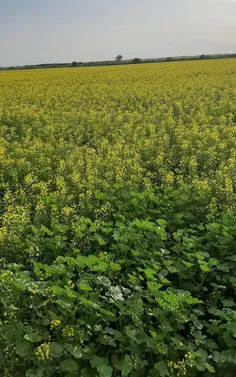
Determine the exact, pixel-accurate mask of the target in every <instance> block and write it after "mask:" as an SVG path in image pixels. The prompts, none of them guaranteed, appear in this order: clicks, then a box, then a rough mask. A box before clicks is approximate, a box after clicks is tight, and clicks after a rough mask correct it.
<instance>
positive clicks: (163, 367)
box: [155, 361, 169, 377]
mask: <svg viewBox="0 0 236 377" xmlns="http://www.w3.org/2000/svg"><path fill="white" fill-rule="evenodd" d="M155 369H156V370H157V372H158V373H159V375H160V376H161V377H165V376H168V375H169V371H168V368H167V364H166V363H165V362H164V361H160V363H156V364H155Z"/></svg>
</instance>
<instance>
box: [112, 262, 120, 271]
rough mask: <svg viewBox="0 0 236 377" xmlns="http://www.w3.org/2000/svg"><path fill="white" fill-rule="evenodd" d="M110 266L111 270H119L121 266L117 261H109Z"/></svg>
mask: <svg viewBox="0 0 236 377" xmlns="http://www.w3.org/2000/svg"><path fill="white" fill-rule="evenodd" d="M110 268H111V270H112V271H120V270H121V266H120V265H119V264H118V263H114V262H111V263H110Z"/></svg>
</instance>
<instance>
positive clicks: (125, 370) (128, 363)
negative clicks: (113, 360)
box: [122, 355, 133, 376]
mask: <svg viewBox="0 0 236 377" xmlns="http://www.w3.org/2000/svg"><path fill="white" fill-rule="evenodd" d="M132 370H133V363H132V360H131V357H130V356H129V355H125V359H124V361H123V365H122V376H128V375H129V374H130V372H131V371H132Z"/></svg>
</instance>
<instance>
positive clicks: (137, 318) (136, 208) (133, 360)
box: [0, 186, 236, 377]
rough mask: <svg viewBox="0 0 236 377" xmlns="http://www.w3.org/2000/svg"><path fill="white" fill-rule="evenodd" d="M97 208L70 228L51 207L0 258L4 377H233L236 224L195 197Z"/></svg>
mask: <svg viewBox="0 0 236 377" xmlns="http://www.w3.org/2000/svg"><path fill="white" fill-rule="evenodd" d="M93 200H94V202H93V203H90V205H88V208H87V212H86V211H85V212H84V216H78V217H77V218H76V217H75V216H73V217H72V218H71V220H68V224H67V225H65V223H64V222H63V214H62V213H61V214H60V213H59V212H55V211H54V207H55V203H53V198H52V197H48V198H47V207H48V214H47V217H45V220H44V222H41V223H40V225H39V224H37V222H36V221H35V223H34V222H33V220H32V221H31V223H30V224H23V225H22V227H19V228H20V229H19V232H21V239H22V237H23V238H24V242H25V244H24V248H25V249H27V244H28V245H29V244H30V245H32V241H33V240H34V242H35V248H33V247H32V246H31V247H30V248H29V252H28V253H24V254H22V253H19V254H17V253H16V252H15V250H13V249H11V247H10V245H9V250H8V253H7V256H6V253H3V255H1V274H0V290H1V298H0V313H1V314H0V315H1V326H0V344H1V350H0V370H1V376H5V377H6V376H27V377H57V376H66V377H93V376H94V377H95V376H96V377H112V376H127V377H128V376H130V377H168V376H169V377H170V376H171V377H172V376H184V375H186V376H205V375H208V374H211V373H214V372H217V374H218V373H219V371H222V370H223V371H224V375H225V376H226V375H227V377H228V376H231V375H232V376H234V375H235V371H236V370H235V364H236V357H235V355H236V300H235V289H236V256H235V237H236V221H235V220H236V216H235V214H234V213H232V212H228V213H221V214H218V215H214V216H213V215H212V211H211V208H210V207H209V203H210V197H209V198H208V197H203V196H200V195H199V194H198V192H197V191H196V190H195V189H193V188H192V187H191V186H189V187H187V186H185V189H181V188H179V189H173V188H169V189H165V190H160V189H152V190H149V191H143V192H141V193H139V192H130V191H126V190H125V189H124V188H122V187H119V186H115V187H114V188H113V189H112V191H111V192H110V193H109V194H107V195H105V194H102V193H101V194H99V193H97V194H96V197H95V198H94V199H93ZM57 208H59V205H57ZM12 232H13V233H12V234H13V235H14V236H15V242H17V237H18V236H19V234H18V235H17V232H16V230H14V229H13V230H12ZM40 242H41V244H40ZM36 245H37V246H36ZM6 246H7V245H6ZM231 373H232V374H231ZM218 375H219V374H218Z"/></svg>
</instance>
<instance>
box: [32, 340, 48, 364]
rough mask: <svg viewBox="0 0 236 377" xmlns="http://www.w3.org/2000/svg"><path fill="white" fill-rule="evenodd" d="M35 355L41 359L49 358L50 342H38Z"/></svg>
mask: <svg viewBox="0 0 236 377" xmlns="http://www.w3.org/2000/svg"><path fill="white" fill-rule="evenodd" d="M35 356H37V357H38V358H39V359H41V360H49V359H50V342H45V343H42V344H40V346H39V347H37V350H36V352H35Z"/></svg>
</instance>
